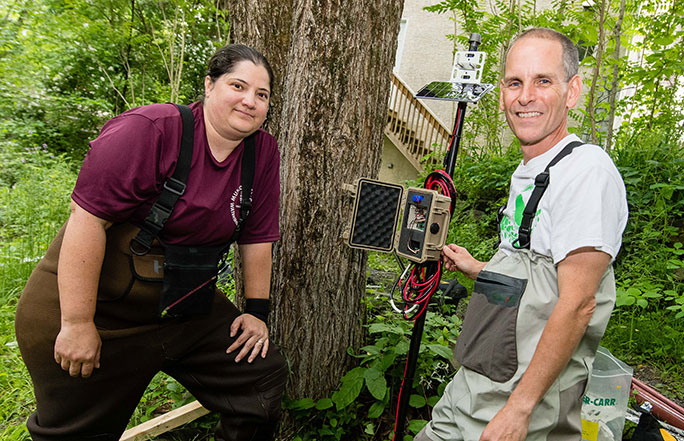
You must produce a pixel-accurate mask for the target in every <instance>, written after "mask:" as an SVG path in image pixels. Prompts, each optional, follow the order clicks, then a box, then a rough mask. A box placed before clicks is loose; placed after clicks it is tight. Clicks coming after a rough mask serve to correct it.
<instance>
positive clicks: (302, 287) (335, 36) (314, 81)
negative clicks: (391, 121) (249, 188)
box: [224, 0, 403, 399]
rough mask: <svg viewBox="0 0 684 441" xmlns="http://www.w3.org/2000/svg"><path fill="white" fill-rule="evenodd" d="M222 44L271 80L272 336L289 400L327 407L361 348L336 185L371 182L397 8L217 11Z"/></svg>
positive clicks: (357, 5)
mask: <svg viewBox="0 0 684 441" xmlns="http://www.w3.org/2000/svg"><path fill="white" fill-rule="evenodd" d="M224 5H225V7H226V8H227V10H228V12H229V13H230V14H231V41H232V42H233V43H245V44H248V45H251V46H253V47H255V48H257V49H259V50H261V51H262V52H263V53H264V54H265V55H266V57H267V58H268V59H269V62H270V63H271V64H272V66H273V69H274V71H275V75H276V78H275V86H274V95H273V101H272V107H271V110H270V114H269V121H268V130H269V131H270V132H271V133H272V134H273V135H274V136H276V138H277V139H278V143H279V146H280V151H281V190H282V194H281V208H280V233H281V239H280V241H279V242H278V243H277V244H276V246H275V253H274V254H275V256H274V266H273V279H272V284H271V288H272V307H273V308H274V310H275V313H274V314H273V315H272V316H271V317H272V321H271V325H270V327H271V334H272V337H273V339H274V340H275V342H276V343H277V344H278V345H279V346H280V347H281V348H282V350H283V352H284V353H285V355H286V356H287V358H288V360H289V362H290V364H291V369H292V376H291V381H290V383H289V385H288V392H287V393H288V396H289V397H291V398H301V397H312V398H314V399H318V398H320V397H322V396H326V395H329V394H330V392H331V391H333V390H335V389H336V388H337V387H338V385H339V379H340V378H341V376H342V375H343V374H344V372H346V371H347V370H348V369H349V368H350V367H351V366H352V364H353V360H352V358H351V357H349V356H348V354H347V348H349V347H353V348H358V347H359V346H360V345H361V343H362V341H363V328H362V325H363V323H364V321H365V307H364V306H363V304H362V302H361V299H362V296H363V295H364V293H365V284H366V253H365V252H362V251H358V250H352V249H351V248H349V247H348V246H347V245H346V244H345V242H344V240H343V239H342V238H341V236H342V233H343V230H344V229H345V228H346V224H347V221H348V219H349V217H350V210H351V202H352V201H351V199H350V198H348V197H345V195H343V194H342V192H341V186H342V184H344V183H352V182H353V181H354V180H355V179H356V178H359V177H362V176H369V177H374V176H377V173H378V169H379V166H380V159H381V153H382V144H383V127H384V124H385V120H386V117H387V105H388V97H389V95H388V94H389V87H390V75H391V72H392V66H393V61H394V54H395V51H396V46H397V35H398V32H399V22H400V19H401V11H402V7H403V0H400V1H395V0H346V1H343V0H261V1H259V2H255V1H250V0H225V3H224Z"/></svg>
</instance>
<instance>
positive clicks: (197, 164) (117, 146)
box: [71, 103, 280, 245]
mask: <svg viewBox="0 0 684 441" xmlns="http://www.w3.org/2000/svg"><path fill="white" fill-rule="evenodd" d="M190 108H191V109H192V111H193V115H194V118H195V140H194V141H195V143H194V149H193V154H192V166H191V169H190V174H189V176H188V180H187V183H186V184H187V189H186V191H185V194H183V195H182V196H181V197H180V199H179V200H178V202H177V203H176V206H175V208H174V210H173V213H171V216H170V217H169V219H168V221H167V222H166V224H165V226H164V229H163V230H162V231H161V233H160V234H159V238H160V239H161V240H162V241H163V242H164V243H167V244H176V245H218V244H221V243H225V242H227V241H228V240H229V239H230V238H231V236H232V234H233V231H234V230H235V226H236V223H237V219H238V216H239V208H240V200H241V188H242V187H241V185H240V171H241V160H242V154H243V151H244V142H243V143H242V144H240V145H239V146H238V147H237V148H236V149H235V150H233V152H231V154H230V155H229V156H228V158H226V159H225V160H224V161H222V162H217V161H216V159H214V157H213V156H212V154H211V151H210V150H209V144H208V142H207V137H206V132H205V127H204V112H203V107H202V104H201V103H194V104H192V105H191V106H190ZM181 131H182V123H181V117H180V113H179V112H178V109H177V108H176V106H175V105H173V104H152V105H149V106H143V107H138V108H135V109H132V110H129V111H128V112H125V113H123V114H121V115H119V116H117V117H115V118H112V119H111V120H109V121H108V122H107V123H106V124H105V125H104V127H103V128H102V131H101V132H100V135H99V136H98V137H97V139H95V140H94V141H92V142H91V143H90V146H91V149H90V151H89V152H88V154H87V155H86V158H85V161H84V162H83V167H82V168H81V171H80V173H79V175H78V180H77V182H76V186H75V188H74V192H73V194H72V196H71V197H72V198H73V200H74V201H75V202H76V203H77V204H78V205H79V206H81V207H82V208H83V209H85V210H86V211H88V212H89V213H91V214H93V215H95V216H97V217H99V218H102V219H105V220H108V221H112V222H115V223H118V222H126V221H129V222H132V223H134V224H136V225H142V222H143V220H144V219H145V217H146V216H147V214H148V213H149V211H150V207H151V206H152V203H153V202H154V201H155V200H156V198H157V197H158V196H159V193H160V192H161V188H162V185H163V184H164V181H165V180H166V179H167V178H168V177H170V176H171V175H172V174H173V171H174V169H175V167H176V162H177V160H178V152H179V150H180V138H181ZM255 147H256V166H255V173H254V183H253V185H252V187H253V190H252V208H251V210H250V213H249V217H248V218H247V220H246V221H245V225H244V227H243V229H242V233H241V234H240V239H239V241H238V242H239V243H241V244H249V243H262V242H273V241H276V240H278V239H279V238H280V235H279V229H278V202H279V197H280V172H279V167H280V157H279V153H278V146H277V144H276V141H275V139H274V138H273V137H272V136H271V135H270V134H269V133H267V132H265V131H264V130H259V131H258V132H257V135H256V139H255Z"/></svg>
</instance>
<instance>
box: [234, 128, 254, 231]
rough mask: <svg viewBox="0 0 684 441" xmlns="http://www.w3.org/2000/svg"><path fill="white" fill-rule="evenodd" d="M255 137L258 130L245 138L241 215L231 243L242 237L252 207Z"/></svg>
mask: <svg viewBox="0 0 684 441" xmlns="http://www.w3.org/2000/svg"><path fill="white" fill-rule="evenodd" d="M255 137H256V132H255V133H253V134H251V135H249V136H248V137H247V138H245V150H244V152H243V153H242V164H241V169H242V171H241V173H240V185H241V186H242V197H241V199H240V216H239V217H238V223H237V225H236V226H235V231H233V236H232V237H231V238H230V243H234V242H237V240H238V239H239V238H240V233H241V232H242V225H243V224H244V222H245V219H247V216H248V215H249V212H250V210H251V209H252V184H253V182H254V168H255V162H256V147H255V145H254V138H255Z"/></svg>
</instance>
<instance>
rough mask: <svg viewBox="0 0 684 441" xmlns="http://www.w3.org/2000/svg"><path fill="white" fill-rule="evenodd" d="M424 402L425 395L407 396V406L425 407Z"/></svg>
mask: <svg viewBox="0 0 684 441" xmlns="http://www.w3.org/2000/svg"><path fill="white" fill-rule="evenodd" d="M426 404H427V401H426V400H425V397H423V396H422V395H416V394H412V395H411V398H409V406H411V407H415V408H416V409H420V408H421V407H425V405H426Z"/></svg>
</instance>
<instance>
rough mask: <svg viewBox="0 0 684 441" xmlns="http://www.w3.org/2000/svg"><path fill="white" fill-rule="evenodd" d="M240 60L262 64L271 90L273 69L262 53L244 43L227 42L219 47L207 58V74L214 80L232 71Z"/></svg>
mask: <svg viewBox="0 0 684 441" xmlns="http://www.w3.org/2000/svg"><path fill="white" fill-rule="evenodd" d="M241 61H251V62H252V63H254V64H255V65H257V66H263V67H264V69H266V72H268V80H269V81H268V86H269V88H270V89H271V92H273V69H271V65H270V64H268V60H267V59H266V57H264V54H262V53H261V52H259V51H258V50H256V49H253V48H251V47H249V46H245V45H244V44H229V45H227V46H223V47H222V48H221V49H219V50H218V52H216V53H215V54H214V56H212V57H211V59H210V60H209V66H208V67H207V75H208V76H209V78H211V81H212V82H214V81H216V80H217V79H218V78H219V77H220V76H221V75H223V74H227V73H230V72H232V71H233V70H234V69H235V65H236V64H238V63H239V62H241Z"/></svg>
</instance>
